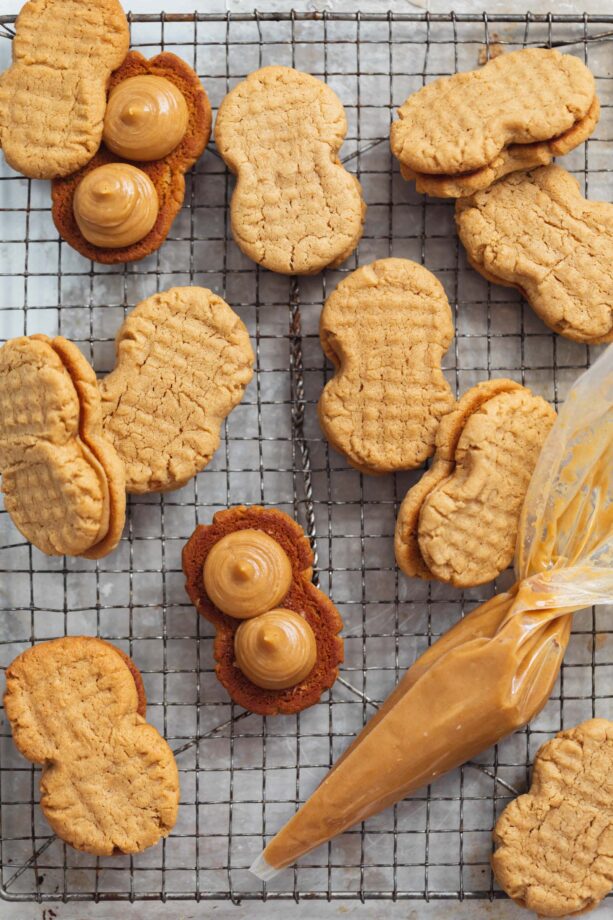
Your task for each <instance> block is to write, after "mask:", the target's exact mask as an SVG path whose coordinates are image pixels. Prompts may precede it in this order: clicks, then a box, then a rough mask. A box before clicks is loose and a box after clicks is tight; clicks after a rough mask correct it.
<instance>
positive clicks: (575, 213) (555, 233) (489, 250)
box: [456, 166, 613, 344]
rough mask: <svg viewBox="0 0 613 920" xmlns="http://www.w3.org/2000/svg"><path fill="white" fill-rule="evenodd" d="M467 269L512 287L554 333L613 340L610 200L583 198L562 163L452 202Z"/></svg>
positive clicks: (612, 208) (594, 340) (581, 339)
mask: <svg viewBox="0 0 613 920" xmlns="http://www.w3.org/2000/svg"><path fill="white" fill-rule="evenodd" d="M456 224H457V228H458V234H459V236H460V239H461V240H462V243H463V244H464V246H465V248H466V252H467V255H468V258H469V261H470V263H471V265H472V266H473V268H475V269H476V270H477V271H478V272H480V274H482V275H483V276H484V277H485V278H487V279H488V281H492V282H494V283H496V284H504V285H508V286H509V287H515V288H518V289H519V290H520V291H521V292H522V294H523V295H524V297H525V298H526V300H527V301H528V303H529V304H530V306H531V307H532V308H533V310H534V311H535V313H537V314H538V315H539V316H540V318H541V319H542V320H543V322H544V323H546V324H547V325H548V326H549V328H550V329H553V331H554V332H558V333H559V334H560V335H563V336H565V337H566V338H569V339H573V340H574V341H576V342H586V343H592V344H596V343H604V342H611V341H613V268H612V263H613V204H609V203H608V202H604V201H588V200H587V199H585V198H584V197H583V196H582V195H581V192H580V190H579V185H578V183H577V181H576V180H575V179H574V178H573V177H572V176H571V175H570V174H569V173H567V172H566V170H565V169H562V167H561V166H545V167H543V168H542V169H535V170H533V171H532V172H528V173H517V174H514V175H511V176H507V178H506V179H503V180H501V181H500V182H498V183H496V185H493V186H492V187H491V188H490V189H487V190H486V191H484V192H478V193H477V194H476V195H474V196H472V197H471V198H466V199H461V200H460V201H458V202H457V203H456Z"/></svg>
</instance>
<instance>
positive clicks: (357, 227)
mask: <svg viewBox="0 0 613 920" xmlns="http://www.w3.org/2000/svg"><path fill="white" fill-rule="evenodd" d="M346 133H347V119H346V117H345V110H344V108H343V106H342V104H341V102H340V100H339V98H338V97H337V96H336V94H335V93H334V92H333V91H332V90H331V89H330V87H329V86H327V85H326V84H325V83H324V82H323V81H322V80H318V79H317V78H316V77H312V76H311V75H310V74H306V73H302V72H301V71H298V70H294V69H293V68H291V67H263V68H261V69H260V70H256V71H255V72H254V73H252V74H250V75H249V76H248V77H247V79H246V80H243V81H242V82H241V83H239V84H238V86H236V87H235V88H234V89H233V90H232V91H231V92H230V93H228V95H227V96H226V97H225V99H224V100H223V102H222V104H221V106H220V109H219V114H218V115H217V120H216V123H215V141H216V144H217V149H218V151H219V153H220V154H221V156H222V157H223V159H224V160H225V162H226V164H227V165H228V167H229V168H230V169H231V170H232V172H233V173H235V174H236V175H237V183H236V188H235V189H234V192H233V194H232V203H231V211H230V213H231V220H232V232H233V235H234V239H235V240H236V243H237V245H238V246H239V247H240V249H241V250H242V251H243V252H244V253H245V255H247V256H249V258H250V259H253V260H254V262H258V263H259V264H260V265H263V266H264V267H265V268H268V269H270V270H271V271H275V272H281V273H285V274H298V275H308V274H314V273H315V272H319V271H321V270H322V269H324V268H326V267H327V266H336V265H340V263H341V262H343V261H344V260H345V259H346V258H347V257H348V256H349V255H350V253H351V252H353V250H354V249H355V247H356V246H357V243H358V241H359V239H360V237H361V235H362V229H363V222H364V213H365V210H366V206H365V204H364V201H363V199H362V194H361V189H360V185H359V183H358V181H357V179H356V178H355V177H354V176H353V175H351V173H349V172H347V170H346V169H345V168H344V167H343V166H342V165H341V163H340V161H339V159H338V151H339V149H340V147H341V144H342V143H343V140H344V137H345V134H346Z"/></svg>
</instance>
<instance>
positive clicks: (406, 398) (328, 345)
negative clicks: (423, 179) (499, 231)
mask: <svg viewBox="0 0 613 920" xmlns="http://www.w3.org/2000/svg"><path fill="white" fill-rule="evenodd" d="M319 335H320V340H321V346H322V348H323V350H324V352H325V354H326V356H327V357H328V358H329V359H330V360H331V361H332V363H333V364H334V366H335V368H336V373H335V375H334V377H333V378H332V379H331V380H330V381H329V382H328V383H327V384H326V386H325V388H324V391H323V393H322V395H321V398H320V400H319V407H318V408H319V421H320V424H321V427H322V430H323V432H324V434H325V435H326V437H327V438H328V440H329V441H330V443H331V444H332V445H333V446H334V447H335V448H336V450H339V451H340V452H341V453H343V454H345V456H346V457H347V459H348V460H349V462H350V463H351V464H352V466H355V467H356V468H357V469H359V470H361V471H362V472H364V473H387V472H390V471H392V470H403V469H413V468H415V467H418V466H419V465H420V464H422V463H423V462H424V460H426V459H427V458H428V457H429V456H430V455H431V454H432V452H433V450H434V437H435V434H436V429H437V427H438V423H439V421H440V419H441V418H442V416H443V415H445V414H446V413H447V412H449V411H450V409H451V408H452V407H453V404H454V398H453V395H452V393H451V389H450V387H449V384H448V383H447V381H446V380H445V377H444V376H443V372H442V370H441V360H442V357H443V355H444V353H445V352H446V351H447V348H448V347H449V343H450V342H451V340H452V338H453V321H452V318H451V310H450V308H449V303H448V301H447V297H446V295H445V291H444V290H443V286H442V285H441V283H440V282H439V281H438V280H437V279H436V278H435V277H434V275H433V274H431V272H429V271H428V270H427V269H426V268H424V267H423V266H422V265H418V264H417V263H416V262H410V261H409V260H408V259H380V260H379V261H377V262H373V263H372V264H371V265H364V266H362V267H361V268H358V269H357V271H354V272H352V273H351V274H350V275H348V277H346V278H344V279H343V281H341V282H340V284H339V285H338V287H337V288H336V290H335V291H333V293H332V294H331V295H330V296H329V297H328V299H327V300H326V303H325V305H324V308H323V310H322V314H321V320H320V326H319Z"/></svg>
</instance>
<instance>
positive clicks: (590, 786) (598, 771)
mask: <svg viewBox="0 0 613 920" xmlns="http://www.w3.org/2000/svg"><path fill="white" fill-rule="evenodd" d="M612 777H613V722H609V721H607V720H605V719H590V720H589V721H587V722H583V723H582V724H581V725H577V726H576V727H575V728H571V729H568V730H566V731H563V732H559V733H558V734H557V735H556V737H555V738H553V739H552V740H551V741H548V742H547V743H546V744H544V745H543V746H542V747H541V748H540V750H539V751H538V753H537V755H536V757H535V760H534V769H533V773H532V785H531V787H530V791H529V792H527V793H526V794H525V795H521V796H519V798H517V799H515V800H514V801H513V802H511V803H510V805H507V807H506V808H505V810H504V811H503V813H502V815H501V816H500V817H499V819H498V821H497V822H496V826H495V828H494V841H495V843H496V847H497V849H496V851H495V853H494V855H493V857H492V866H493V869H494V874H495V876H496V879H497V881H498V883H499V885H500V886H501V887H502V888H503V889H504V890H505V891H506V893H507V894H508V895H509V897H511V898H513V900H515V901H517V903H518V904H520V905H521V906H522V907H527V908H528V909H529V910H533V911H536V912H537V913H538V914H539V916H543V917H566V916H574V915H576V914H580V913H583V912H585V911H588V910H592V909H593V908H594V907H596V906H597V905H598V904H599V903H600V901H601V900H602V899H603V898H604V897H605V896H606V895H607V894H608V892H609V891H610V890H611V888H612V887H613V779H612Z"/></svg>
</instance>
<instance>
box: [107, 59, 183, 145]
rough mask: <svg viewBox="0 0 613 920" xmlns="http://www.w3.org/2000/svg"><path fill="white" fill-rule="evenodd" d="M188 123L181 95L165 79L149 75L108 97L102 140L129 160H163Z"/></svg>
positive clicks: (121, 85)
mask: <svg viewBox="0 0 613 920" xmlns="http://www.w3.org/2000/svg"><path fill="white" fill-rule="evenodd" d="M188 121H189V111H188V108H187V103H186V101H185V98H184V96H183V94H182V93H181V91H180V90H179V89H178V87H177V86H175V84H174V83H171V82H170V80H166V79H165V78H164V77H156V76H154V75H152V74H151V75H150V74H146V75H142V76H136V77H130V78H129V79H127V80H124V81H123V82H122V83H119V84H118V85H117V86H116V87H115V88H114V89H113V90H112V91H111V94H110V96H109V100H108V103H107V107H106V114H105V117H104V133H103V136H102V137H103V140H104V143H105V144H106V146H107V147H108V148H109V150H112V151H113V153H116V154H117V155H118V156H120V157H125V158H126V159H128V160H145V161H149V160H161V159H162V157H165V156H167V155H168V154H169V153H170V152H171V151H172V150H174V149H175V147H177V146H178V145H179V144H180V143H181V141H182V140H183V138H184V136H185V132H186V131H187V125H188Z"/></svg>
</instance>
